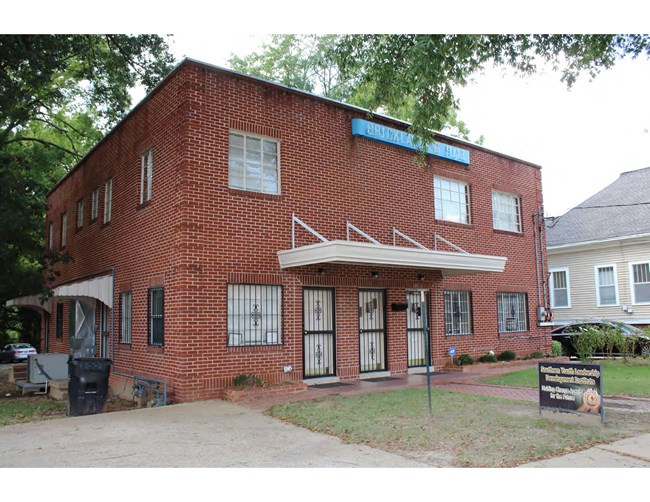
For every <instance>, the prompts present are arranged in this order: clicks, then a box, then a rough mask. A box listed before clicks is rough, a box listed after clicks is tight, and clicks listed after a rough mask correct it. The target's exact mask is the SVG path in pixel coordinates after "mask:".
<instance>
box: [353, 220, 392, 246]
mask: <svg viewBox="0 0 650 502" xmlns="http://www.w3.org/2000/svg"><path fill="white" fill-rule="evenodd" d="M350 230H354V231H355V232H356V233H358V234H359V235H360V236H362V237H365V238H366V239H368V240H369V241H370V242H372V243H373V244H377V245H378V246H383V244H382V243H381V242H379V241H378V240H377V239H373V238H372V237H370V236H369V235H368V234H367V233H365V232H364V231H362V230H359V229H358V228H357V227H355V226H354V225H353V224H352V223H350V222H349V221H348V222H346V224H345V234H346V236H347V239H348V240H350Z"/></svg>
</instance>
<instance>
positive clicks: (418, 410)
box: [268, 389, 650, 467]
mask: <svg viewBox="0 0 650 502" xmlns="http://www.w3.org/2000/svg"><path fill="white" fill-rule="evenodd" d="M432 396H433V414H432V416H431V417H430V416H429V412H428V401H427V391H426V389H406V390H399V391H392V392H379V393H372V394H366V395H357V396H349V397H336V396H330V397H326V398H322V399H318V400H312V401H302V402H297V403H289V404H284V405H277V406H274V407H272V408H270V409H269V410H268V413H269V414H270V415H271V416H273V417H276V418H279V419H282V420H285V421H287V422H290V423H293V424H295V425H300V426H302V427H305V428H307V429H310V430H314V431H317V432H322V433H326V434H330V435H333V436H337V437H339V438H341V439H342V440H343V441H344V442H346V443H356V444H365V445H368V446H372V447H374V448H379V449H382V450H386V451H391V452H393V453H397V454H400V455H403V456H406V457H410V458H413V459H415V460H419V461H421V462H425V463H428V464H430V465H435V466H440V467H452V466H454V467H511V466H516V465H520V464H522V463H526V462H530V461H533V460H538V459H541V458H546V457H552V456H557V455H561V454H564V453H569V452H571V451H574V450H581V449H584V448H587V447H589V446H591V445H594V444H599V443H603V442H610V441H614V440H616V439H619V438H623V437H628V436H631V435H636V434H640V433H643V432H650V417H648V414H645V413H641V414H631V413H629V414H624V413H615V412H610V413H608V414H607V415H606V417H605V420H606V422H605V427H604V428H600V427H592V426H579V425H568V424H564V423H557V422H551V421H547V420H544V419H542V418H540V416H539V409H538V406H537V404H535V403H530V402H524V401H514V400H509V399H499V398H491V397H485V396H475V395H471V394H462V393H453V392H445V391H441V390H437V389H433V392H432Z"/></svg>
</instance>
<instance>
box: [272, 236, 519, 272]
mask: <svg viewBox="0 0 650 502" xmlns="http://www.w3.org/2000/svg"><path fill="white" fill-rule="evenodd" d="M278 260H279V261H280V268H283V269H285V268H291V267H302V266H305V265H317V264H320V263H338V264H354V265H377V266H387V267H410V268H419V269H433V270H442V272H443V275H445V276H454V275H470V274H479V273H486V272H503V270H504V268H505V266H506V261H507V258H505V257H503V256H488V255H480V254H471V253H455V252H448V251H431V250H428V249H416V248H407V247H401V246H385V245H377V244H371V243H362V242H352V241H340V240H339V241H327V242H321V243H318V244H312V245H309V246H302V247H298V248H294V249H287V250H283V251H278Z"/></svg>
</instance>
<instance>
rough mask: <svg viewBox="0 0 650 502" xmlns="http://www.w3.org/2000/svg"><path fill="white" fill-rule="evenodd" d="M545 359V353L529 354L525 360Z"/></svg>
mask: <svg viewBox="0 0 650 502" xmlns="http://www.w3.org/2000/svg"><path fill="white" fill-rule="evenodd" d="M543 358H544V353H543V352H532V353H530V354H528V355H527V356H526V357H525V358H524V359H543Z"/></svg>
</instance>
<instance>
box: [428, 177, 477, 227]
mask: <svg viewBox="0 0 650 502" xmlns="http://www.w3.org/2000/svg"><path fill="white" fill-rule="evenodd" d="M433 195H434V204H435V210H436V219H437V220H445V221H454V222H457V223H466V224H469V223H470V218H469V186H468V185H467V183H461V182H460V181H453V180H448V179H445V178H438V177H435V178H434V179H433Z"/></svg>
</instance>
